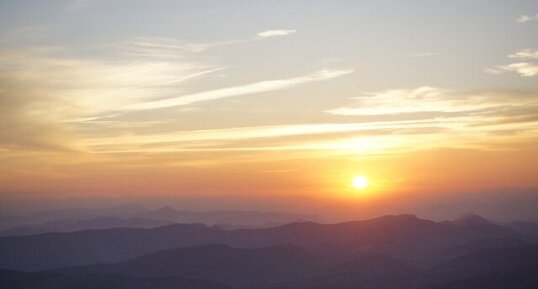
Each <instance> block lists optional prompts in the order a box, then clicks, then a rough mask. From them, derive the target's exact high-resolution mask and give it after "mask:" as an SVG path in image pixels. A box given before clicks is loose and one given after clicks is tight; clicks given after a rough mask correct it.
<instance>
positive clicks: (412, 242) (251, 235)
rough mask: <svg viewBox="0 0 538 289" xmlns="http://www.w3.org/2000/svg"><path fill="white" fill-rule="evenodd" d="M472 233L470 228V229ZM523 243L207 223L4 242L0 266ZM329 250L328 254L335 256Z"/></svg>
mask: <svg viewBox="0 0 538 289" xmlns="http://www.w3.org/2000/svg"><path fill="white" fill-rule="evenodd" d="M471 228H472V229H471ZM499 238H504V239H518V238H519V236H518V235H517V234H516V233H515V232H513V231H512V230H510V229H508V228H504V227H502V228H497V227H490V226H487V227H480V226H479V227H468V226H453V225H449V224H445V223H438V222H433V221H429V220H423V219H419V218H417V217H415V216H412V215H398V216H385V217H380V218H376V219H371V220H364V221H355V222H347V223H340V224H318V223H314V222H303V223H293V224H288V225H283V226H278V227H273V228H267V229H240V230H232V231H227V230H223V229H220V228H216V227H209V226H206V225H202V224H190V225H185V224H175V225H169V226H163V227H159V228H154V229H127V228H121V229H106V230H89V231H80V232H72V233H49V234H43V235H33V236H21V237H3V238H0V267H3V268H7V269H15V270H23V271H32V270H44V269H52V268H59V267H68V266H77V265H88V264H95V263H103V262H120V261H125V260H128V259H131V258H134V257H138V256H142V255H144V254H147V253H150V252H154V251H158V250H162V249H168V248H173V247H181V246H192V245H203V244H227V245H230V246H235V247H263V246H271V245H275V244H294V245H297V246H300V247H303V248H306V249H317V248H320V247H326V248H331V247H332V248H336V249H335V250H340V248H345V250H341V251H342V252H343V253H344V254H347V255H349V256H350V257H353V256H352V255H354V254H362V253H377V254H385V255H390V256H393V257H395V258H399V259H402V260H418V259H422V258H436V256H438V255H439V254H443V253H444V252H446V251H447V250H448V249H449V248H452V247H454V246H458V245H465V244H468V243H470V242H473V241H476V240H479V239H499ZM329 251H330V250H329Z"/></svg>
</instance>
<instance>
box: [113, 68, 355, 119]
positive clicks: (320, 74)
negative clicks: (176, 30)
mask: <svg viewBox="0 0 538 289" xmlns="http://www.w3.org/2000/svg"><path fill="white" fill-rule="evenodd" d="M352 72H353V70H351V69H341V70H328V69H327V70H320V71H317V72H315V73H312V74H309V75H305V76H299V77H294V78H288V79H277V80H265V81H260V82H255V83H250V84H246V85H240V86H233V87H228V88H222V89H216V90H210V91H204V92H199V93H193V94H188V95H183V96H179V97H174V98H168V99H163V100H156V101H149V102H142V103H137V104H133V105H130V106H126V107H124V108H123V110H124V111H137V110H151V109H160V108H167V107H174V106H183V105H190V104H193V103H198V102H205V101H210V100H217V99H222V98H228V97H235V96H242V95H247V94H256V93H262V92H268V91H277V90H283V89H287V88H292V87H294V86H298V85H302V84H306V83H311V82H317V81H325V80H330V79H334V78H337V77H341V76H344V75H347V74H350V73H352Z"/></svg>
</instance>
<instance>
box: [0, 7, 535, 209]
mask: <svg viewBox="0 0 538 289" xmlns="http://www.w3.org/2000/svg"><path fill="white" fill-rule="evenodd" d="M537 172H538V2H537V1H530V0H529V1H508V0H504V1H500V0H473V1H468V0H466V1H462V0H454V1H440V0H431V1H426V0H405V1H388V0H381V1H379V0H376V1H373V0H366V1H328V0H325V1H323V0H314V1H312V0H308V1H307V0H293V1H278V0H275V1H246V0H245V1H238V0H229V1H209V0H197V1H165V0H159V1H141V0H110V1H104V0H74V1H73V0H51V1H37V0H35V1H30V0H20V1H7V0H0V201H1V202H3V203H4V204H7V203H9V204H13V202H16V201H19V202H22V201H24V202H34V203H38V202H48V203H54V202H56V203H58V204H59V203H61V202H62V201H65V200H66V199H68V200H79V201H80V200H91V199H101V200H112V199H114V200H116V201H117V200H137V201H140V200H146V201H149V200H157V199H159V200H167V202H169V201H170V200H175V201H177V202H178V204H179V205H181V204H191V202H187V201H186V200H191V201H192V200H204V201H203V202H197V203H201V204H202V205H198V206H199V207H200V208H202V209H210V208H213V209H214V208H223V207H248V208H263V209H272V210H303V211H309V212H310V211H315V212H318V213H322V214H328V215H331V214H332V215H335V214H338V213H340V212H343V211H345V212H347V213H346V216H355V215H356V216H366V215H375V214H382V213H388V212H391V211H410V210H411V211H419V212H425V214H426V212H429V214H432V212H434V213H435V212H439V211H440V209H439V208H440V207H443V208H445V209H443V210H444V211H443V212H445V213H446V214H444V215H443V216H445V215H449V214H455V213H456V212H458V213H459V212H460V211H461V212H464V211H466V210H474V209H476V208H474V207H473V206H472V205H469V204H476V203H483V202H487V203H488V204H487V205H484V206H482V207H481V208H482V210H485V211H486V212H489V213H490V214H494V213H495V212H500V211H503V210H504V211H503V212H504V213H503V218H509V217H513V218H516V217H517V218H538V216H535V215H532V212H531V211H533V209H532V206H533V205H538V189H537V188H538V173H537ZM356 176H364V177H365V178H366V179H367V180H368V186H367V187H366V188H363V189H357V188H354V187H353V181H352V180H353V178H354V177H356ZM529 198H530V199H532V200H535V201H536V203H531V205H529V201H528V200H529ZM507 199H509V200H513V202H511V201H507ZM181 200H183V201H181ZM77 202H78V201H77ZM105 202H106V201H105ZM307 203H308V205H307ZM448 204H452V205H448ZM465 204H467V205H465ZM507 204H509V205H507ZM512 204H514V205H512ZM12 206H14V205H12ZM522 206H523V207H522ZM525 206H526V207H525ZM529 206H530V207H529ZM4 207H5V205H4ZM342 207H345V208H346V209H345V210H343V211H342V210H340V209H339V208H342ZM507 207H508V208H509V209H506V208H507ZM426 208H428V209H426ZM484 208H487V209H484ZM503 208H504V209H503ZM534 208H535V206H534Z"/></svg>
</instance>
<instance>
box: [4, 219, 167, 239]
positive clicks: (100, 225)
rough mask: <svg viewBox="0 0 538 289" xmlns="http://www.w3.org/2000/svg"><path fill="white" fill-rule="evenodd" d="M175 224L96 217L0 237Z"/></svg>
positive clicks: (47, 224)
mask: <svg viewBox="0 0 538 289" xmlns="http://www.w3.org/2000/svg"><path fill="white" fill-rule="evenodd" d="M172 223H173V222H171V221H163V220H153V219H142V218H119V217H96V218H91V219H85V220H80V221H75V220H54V221H48V222H44V223H38V224H33V225H26V226H19V227H14V228H11V229H8V230H5V231H2V232H0V236H27V235H36V234H44V233H49V232H75V231H82V230H99V229H110V228H155V227H160V226H164V225H170V224H172Z"/></svg>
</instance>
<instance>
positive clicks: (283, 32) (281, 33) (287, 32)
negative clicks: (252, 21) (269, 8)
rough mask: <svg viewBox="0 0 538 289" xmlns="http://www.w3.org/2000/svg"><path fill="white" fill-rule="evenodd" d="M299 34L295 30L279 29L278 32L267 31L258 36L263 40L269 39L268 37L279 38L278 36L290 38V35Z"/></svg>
mask: <svg viewBox="0 0 538 289" xmlns="http://www.w3.org/2000/svg"><path fill="white" fill-rule="evenodd" d="M295 32H297V30H295V29H288V30H284V29H277V30H267V31H263V32H259V33H258V34H257V35H258V37H261V38H268V37H278V36H288V35H290V34H293V33H295Z"/></svg>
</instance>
